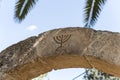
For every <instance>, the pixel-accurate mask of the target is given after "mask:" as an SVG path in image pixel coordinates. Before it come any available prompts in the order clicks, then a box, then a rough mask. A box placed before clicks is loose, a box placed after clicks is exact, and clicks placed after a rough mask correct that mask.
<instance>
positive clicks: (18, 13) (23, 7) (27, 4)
mask: <svg viewBox="0 0 120 80" xmlns="http://www.w3.org/2000/svg"><path fill="white" fill-rule="evenodd" d="M37 1H38V0H18V1H17V2H16V6H15V19H16V20H18V21H19V22H21V21H22V20H23V19H24V18H25V17H26V15H27V14H28V12H29V11H30V9H31V8H32V7H33V6H34V5H35V4H36V2H37Z"/></svg>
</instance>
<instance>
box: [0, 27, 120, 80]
mask: <svg viewBox="0 0 120 80" xmlns="http://www.w3.org/2000/svg"><path fill="white" fill-rule="evenodd" d="M119 57H120V33H113V32H108V31H96V30H93V29H87V28H80V27H76V28H61V29H55V30H51V31H47V32H44V33H42V34H40V35H38V36H33V37H30V38H28V39H26V40H24V41H21V42H19V43H17V44H14V45H12V46H10V47H8V48H6V49H5V50H3V51H2V52H1V53H0V80H29V79H32V78H34V77H36V76H38V75H40V74H43V73H46V72H48V71H51V70H52V69H63V68H93V67H95V68H97V69H99V70H101V71H104V72H106V73H109V74H113V75H115V76H118V77H120V58H119Z"/></svg>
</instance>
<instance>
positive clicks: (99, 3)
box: [84, 0, 107, 28]
mask: <svg viewBox="0 0 120 80" xmlns="http://www.w3.org/2000/svg"><path fill="white" fill-rule="evenodd" d="M106 1H107V0H87V1H86V6H85V11H84V12H85V17H84V23H85V26H84V27H87V28H90V27H92V26H94V25H95V23H96V21H97V19H98V17H99V15H100V12H101V10H102V8H103V5H104V4H105V2H106Z"/></svg>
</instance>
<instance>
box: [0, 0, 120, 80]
mask: <svg viewBox="0 0 120 80" xmlns="http://www.w3.org/2000/svg"><path fill="white" fill-rule="evenodd" d="M15 1H16V0H2V1H0V51H2V50H3V49H5V48H6V47H8V46H10V45H12V44H14V43H17V42H19V41H21V40H24V39H26V38H28V37H30V36H33V35H38V34H40V33H41V32H44V31H47V30H51V29H55V28H60V27H78V26H80V27H82V26H83V25H84V24H83V7H84V1H85V0H39V2H38V3H37V4H36V6H35V7H34V9H32V10H31V12H30V13H29V14H28V16H27V17H26V19H25V20H24V21H23V22H22V23H21V24H19V23H17V22H15V20H14V18H13V17H14V6H15ZM93 28H94V29H99V30H109V31H114V32H120V0H108V1H107V3H106V5H105V6H104V9H103V11H102V13H101V16H100V18H99V20H98V22H97V24H96V25H95V26H94V27H93ZM74 70H75V71H74ZM74 70H70V71H71V72H69V71H68V70H67V73H66V70H63V71H62V72H60V71H59V73H57V72H56V73H51V74H52V75H53V74H54V77H53V78H52V77H51V76H52V75H51V74H50V75H51V76H50V77H51V80H56V79H57V80H70V79H71V78H72V77H74V75H77V74H80V71H81V70H80V71H79V69H77V70H76V69H74ZM53 72H54V71H53ZM73 72H74V73H75V74H74V73H73ZM60 73H61V74H64V75H61V74H60ZM57 74H58V75H57ZM73 74H74V75H73ZM72 75H73V76H72ZM65 76H66V77H65Z"/></svg>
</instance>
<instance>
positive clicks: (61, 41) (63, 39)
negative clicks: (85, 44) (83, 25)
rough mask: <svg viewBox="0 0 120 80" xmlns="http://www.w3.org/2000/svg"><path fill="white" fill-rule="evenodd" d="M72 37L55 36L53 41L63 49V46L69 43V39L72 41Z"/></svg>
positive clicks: (67, 35) (66, 35) (68, 35)
mask: <svg viewBox="0 0 120 80" xmlns="http://www.w3.org/2000/svg"><path fill="white" fill-rule="evenodd" d="M70 37H71V35H70V34H65V35H58V36H55V37H53V39H54V40H55V42H56V43H57V44H60V46H59V47H62V46H63V44H64V43H65V42H66V41H68V39H70Z"/></svg>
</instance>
